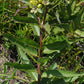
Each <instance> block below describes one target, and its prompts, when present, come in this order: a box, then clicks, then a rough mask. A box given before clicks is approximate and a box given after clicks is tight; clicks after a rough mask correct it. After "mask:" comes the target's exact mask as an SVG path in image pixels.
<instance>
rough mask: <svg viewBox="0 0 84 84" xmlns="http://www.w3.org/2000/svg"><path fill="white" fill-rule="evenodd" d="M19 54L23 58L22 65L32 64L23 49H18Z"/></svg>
mask: <svg viewBox="0 0 84 84" xmlns="http://www.w3.org/2000/svg"><path fill="white" fill-rule="evenodd" d="M17 52H18V54H19V56H20V57H21V61H22V63H24V64H32V63H31V62H30V60H29V59H28V57H27V55H26V54H25V53H24V52H23V51H22V49H21V48H19V47H17Z"/></svg>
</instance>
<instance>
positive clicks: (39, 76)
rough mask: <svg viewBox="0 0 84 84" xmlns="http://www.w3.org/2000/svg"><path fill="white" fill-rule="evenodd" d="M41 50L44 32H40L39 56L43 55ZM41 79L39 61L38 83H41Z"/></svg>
mask: <svg viewBox="0 0 84 84" xmlns="http://www.w3.org/2000/svg"><path fill="white" fill-rule="evenodd" d="M41 50H42V34H40V49H39V56H38V58H40V57H41ZM40 81H41V70H40V63H38V84H40Z"/></svg>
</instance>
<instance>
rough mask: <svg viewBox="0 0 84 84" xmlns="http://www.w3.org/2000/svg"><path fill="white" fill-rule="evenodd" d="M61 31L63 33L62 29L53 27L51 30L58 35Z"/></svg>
mask: <svg viewBox="0 0 84 84" xmlns="http://www.w3.org/2000/svg"><path fill="white" fill-rule="evenodd" d="M63 31H64V29H63V28H60V27H55V28H54V29H53V32H54V33H55V34H57V33H60V32H63Z"/></svg>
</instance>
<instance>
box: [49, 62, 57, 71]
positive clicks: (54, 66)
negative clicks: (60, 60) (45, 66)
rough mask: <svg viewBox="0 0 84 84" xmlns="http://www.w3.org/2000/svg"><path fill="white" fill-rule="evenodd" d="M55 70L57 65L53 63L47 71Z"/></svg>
mask: <svg viewBox="0 0 84 84" xmlns="http://www.w3.org/2000/svg"><path fill="white" fill-rule="evenodd" d="M56 68H57V63H56V62H55V63H53V64H52V65H51V66H50V67H49V70H55V69H56Z"/></svg>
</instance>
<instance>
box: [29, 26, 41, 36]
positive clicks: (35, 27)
mask: <svg viewBox="0 0 84 84" xmlns="http://www.w3.org/2000/svg"><path fill="white" fill-rule="evenodd" d="M30 26H31V27H32V30H33V32H34V35H36V36H40V27H39V26H38V25H36V24H31V25H30Z"/></svg>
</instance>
